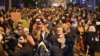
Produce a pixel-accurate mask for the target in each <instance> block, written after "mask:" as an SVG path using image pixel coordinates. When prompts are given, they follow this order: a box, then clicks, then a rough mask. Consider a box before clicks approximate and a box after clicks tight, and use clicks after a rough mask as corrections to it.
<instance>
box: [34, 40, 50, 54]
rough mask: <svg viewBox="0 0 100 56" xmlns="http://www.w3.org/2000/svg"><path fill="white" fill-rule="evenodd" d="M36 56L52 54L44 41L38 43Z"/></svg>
mask: <svg viewBox="0 0 100 56" xmlns="http://www.w3.org/2000/svg"><path fill="white" fill-rule="evenodd" d="M35 56H50V51H49V49H48V48H47V46H46V44H45V43H44V42H43V41H41V42H40V43H39V44H38V47H37V51H36V53H35Z"/></svg>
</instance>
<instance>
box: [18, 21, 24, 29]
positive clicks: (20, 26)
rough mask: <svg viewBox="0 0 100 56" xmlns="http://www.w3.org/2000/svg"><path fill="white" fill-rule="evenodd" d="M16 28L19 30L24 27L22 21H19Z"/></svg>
mask: <svg viewBox="0 0 100 56" xmlns="http://www.w3.org/2000/svg"><path fill="white" fill-rule="evenodd" d="M16 28H17V29H19V30H21V29H23V26H22V22H18V24H17V27H16Z"/></svg>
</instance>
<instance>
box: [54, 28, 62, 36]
mask: <svg viewBox="0 0 100 56" xmlns="http://www.w3.org/2000/svg"><path fill="white" fill-rule="evenodd" d="M56 33H57V34H58V35H60V34H62V33H63V28H62V27H57V30H56Z"/></svg>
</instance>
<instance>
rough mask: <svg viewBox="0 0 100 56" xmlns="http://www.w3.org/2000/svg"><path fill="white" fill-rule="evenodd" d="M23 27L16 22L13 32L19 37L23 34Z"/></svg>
mask: <svg viewBox="0 0 100 56" xmlns="http://www.w3.org/2000/svg"><path fill="white" fill-rule="evenodd" d="M23 28H24V27H23V25H22V22H18V24H17V26H16V29H15V30H14V31H15V33H16V34H18V35H21V34H23Z"/></svg>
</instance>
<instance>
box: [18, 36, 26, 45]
mask: <svg viewBox="0 0 100 56" xmlns="http://www.w3.org/2000/svg"><path fill="white" fill-rule="evenodd" d="M19 43H20V44H25V43H27V37H26V35H21V36H20V38H19Z"/></svg>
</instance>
